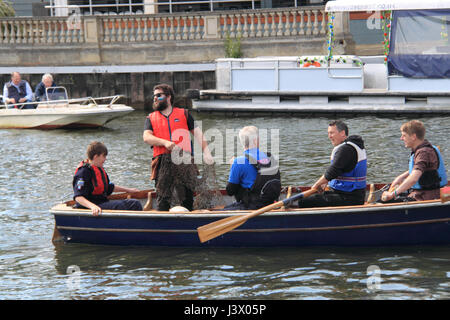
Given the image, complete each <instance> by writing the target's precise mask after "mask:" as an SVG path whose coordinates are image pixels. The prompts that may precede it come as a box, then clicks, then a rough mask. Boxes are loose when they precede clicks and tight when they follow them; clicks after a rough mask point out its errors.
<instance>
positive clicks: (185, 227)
mask: <svg viewBox="0 0 450 320" xmlns="http://www.w3.org/2000/svg"><path fill="white" fill-rule="evenodd" d="M381 186H382V185H376V188H375V189H377V190H379V189H380V188H381ZM447 188H448V187H447ZM307 189H308V188H305V187H294V188H292V189H291V190H292V193H293V194H295V193H299V192H302V191H305V190H307ZM149 191H150V197H151V199H154V197H155V194H154V193H153V192H151V190H145V191H141V192H139V193H135V194H132V195H131V197H132V198H135V199H140V200H141V201H142V203H144V202H145V201H147V200H148V199H147V195H148V194H149ZM223 194H225V193H224V192H223ZM127 196H128V197H129V196H130V195H127V194H118V195H113V196H112V198H114V199H120V198H126V197H127ZM377 196H378V197H379V196H380V194H378V195H377ZM285 197H286V191H284V192H283V193H282V196H281V198H285ZM225 198H226V197H225ZM226 200H227V201H232V199H231V198H226ZM72 205H73V201H67V202H65V203H61V204H58V205H55V206H54V207H53V208H51V210H50V212H51V213H52V214H53V215H54V218H55V232H56V234H57V235H58V236H59V238H60V239H62V240H64V241H65V242H79V243H92V244H110V245H146V246H176V247H269V246H270V247H273V246H276V247H284V246H289V247H296V246H398V245H427V244H433V245H437V244H449V243H450V202H443V201H441V200H429V201H418V202H410V203H397V204H365V205H358V206H347V207H326V208H314V209H306V208H303V209H302V208H280V209H277V210H272V211H270V212H266V213H264V214H261V215H259V216H257V217H254V218H252V219H249V220H248V221H246V222H245V223H244V224H243V225H241V226H240V227H238V228H236V229H234V230H231V231H229V232H227V233H225V234H223V235H220V236H218V237H216V238H214V239H211V240H209V241H206V242H204V243H201V242H200V241H199V237H198V234H197V228H198V227H200V226H202V225H205V224H209V223H211V222H214V221H217V220H220V219H223V218H226V217H230V216H236V215H243V214H248V213H249V212H250V211H245V210H243V211H214V210H197V211H192V212H186V213H173V212H161V211H155V210H154V209H150V210H147V211H113V210H104V211H103V213H102V214H101V215H100V216H97V217H94V216H93V215H92V213H91V211H90V210H85V209H74V208H73V207H72Z"/></svg>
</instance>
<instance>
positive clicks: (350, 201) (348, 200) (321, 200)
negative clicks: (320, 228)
mask: <svg viewBox="0 0 450 320" xmlns="http://www.w3.org/2000/svg"><path fill="white" fill-rule="evenodd" d="M365 194H366V193H365V190H355V191H354V192H346V193H343V192H338V191H335V190H333V191H325V192H323V193H320V194H314V195H312V196H310V197H308V198H304V199H300V200H299V201H298V207H299V208H315V207H335V206H354V205H360V204H364V201H365Z"/></svg>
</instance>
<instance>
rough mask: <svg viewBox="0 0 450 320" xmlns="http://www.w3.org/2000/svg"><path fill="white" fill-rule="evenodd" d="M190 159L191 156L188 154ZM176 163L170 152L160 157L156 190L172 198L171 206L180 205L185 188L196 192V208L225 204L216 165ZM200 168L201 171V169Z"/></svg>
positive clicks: (163, 195) (161, 194)
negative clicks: (219, 188)
mask: <svg viewBox="0 0 450 320" xmlns="http://www.w3.org/2000/svg"><path fill="white" fill-rule="evenodd" d="M188 157H189V159H191V156H190V155H188ZM186 162H188V161H183V162H182V163H179V164H178V163H174V162H173V161H172V158H171V155H170V154H163V155H161V156H160V159H159V165H158V166H159V169H158V180H157V183H156V192H157V194H158V195H159V196H161V197H163V198H170V199H171V202H170V206H171V207H174V206H179V205H181V203H182V202H183V199H184V198H185V196H186V194H185V193H186V192H185V188H184V187H186V188H187V189H189V190H191V191H192V192H194V193H195V199H194V209H195V210H198V209H209V208H214V207H216V206H221V205H223V204H224V200H223V196H222V194H221V193H220V191H219V190H218V186H217V181H216V172H215V167H214V165H206V164H203V165H196V164H193V163H192V162H191V163H186ZM199 168H200V169H201V171H199Z"/></svg>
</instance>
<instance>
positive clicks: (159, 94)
mask: <svg viewBox="0 0 450 320" xmlns="http://www.w3.org/2000/svg"><path fill="white" fill-rule="evenodd" d="M161 96H166V95H165V94H164V93H157V94H154V95H153V99H155V97H156V98H159V97H161Z"/></svg>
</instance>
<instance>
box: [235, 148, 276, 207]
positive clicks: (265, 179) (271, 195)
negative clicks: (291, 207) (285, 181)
mask: <svg viewBox="0 0 450 320" xmlns="http://www.w3.org/2000/svg"><path fill="white" fill-rule="evenodd" d="M267 156H268V158H264V159H260V160H256V159H255V158H253V157H252V156H250V155H249V154H245V157H246V158H247V159H248V160H249V162H250V164H252V165H253V166H254V167H255V168H256V171H257V175H256V178H255V182H254V183H253V185H252V187H251V188H250V189H246V192H244V194H243V196H242V201H243V202H244V203H245V205H246V206H247V208H248V209H250V210H255V209H259V208H262V207H265V206H267V205H269V204H272V203H273V202H274V201H276V200H278V198H279V196H280V193H281V177H280V169H279V166H278V162H277V161H276V159H275V158H274V157H273V156H272V155H271V154H270V153H267Z"/></svg>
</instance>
